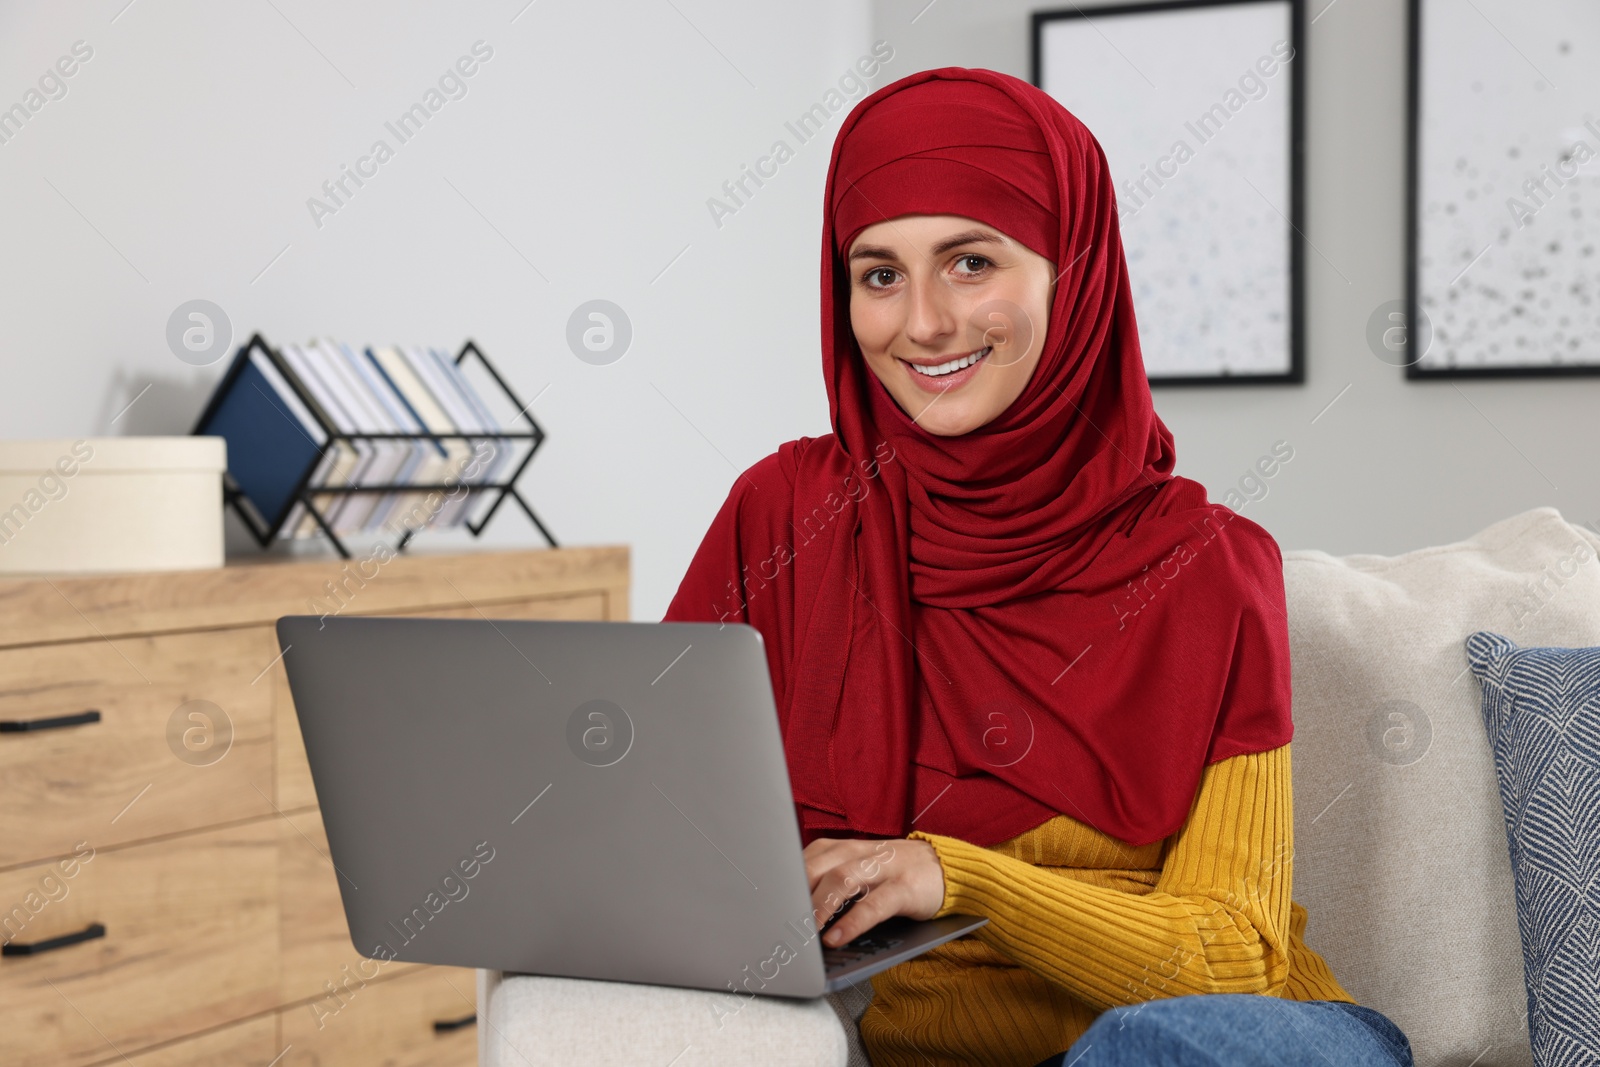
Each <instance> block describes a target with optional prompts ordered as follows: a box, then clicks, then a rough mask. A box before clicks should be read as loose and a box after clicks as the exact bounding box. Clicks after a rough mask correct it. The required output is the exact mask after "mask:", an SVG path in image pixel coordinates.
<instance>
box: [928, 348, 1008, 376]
mask: <svg viewBox="0 0 1600 1067" xmlns="http://www.w3.org/2000/svg"><path fill="white" fill-rule="evenodd" d="M989 352H990V349H988V348H982V349H979V350H978V351H976V352H973V353H971V354H970V355H966V356H962V357H961V358H960V359H952V360H951V361H950V362H949V363H941V364H939V365H938V366H936V367H924V366H923V365H922V364H920V363H913V364H911V369H912V370H914V371H916V372H917V373H918V374H921V375H923V376H924V377H927V378H937V377H939V376H941V375H944V374H953V373H954V372H956V371H958V370H960V369H961V368H963V367H970V366H972V365H973V364H974V363H976V362H978V360H980V359H982V358H983V357H984V356H987V355H988V354H989Z"/></svg>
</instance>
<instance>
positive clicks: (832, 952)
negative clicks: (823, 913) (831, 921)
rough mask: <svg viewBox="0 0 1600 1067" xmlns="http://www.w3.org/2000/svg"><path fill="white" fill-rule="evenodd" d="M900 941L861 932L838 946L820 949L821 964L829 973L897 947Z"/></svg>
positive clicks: (895, 938) (894, 938)
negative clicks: (858, 935) (853, 938)
mask: <svg viewBox="0 0 1600 1067" xmlns="http://www.w3.org/2000/svg"><path fill="white" fill-rule="evenodd" d="M901 944H902V941H901V939H900V938H898V937H873V936H872V935H871V934H862V935H861V936H860V937H858V938H856V939H855V940H854V941H850V942H847V943H846V944H843V945H840V946H839V947H838V948H824V949H823V950H822V966H823V968H824V969H825V970H826V971H827V972H828V973H829V974H832V973H833V972H834V971H838V970H842V969H843V968H845V967H848V966H850V965H851V964H853V963H860V962H861V961H862V960H865V959H871V958H872V957H873V956H878V955H881V954H883V953H885V952H888V951H890V950H892V949H895V948H898V947H899V946H900V945H901Z"/></svg>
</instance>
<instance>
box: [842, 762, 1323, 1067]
mask: <svg viewBox="0 0 1600 1067" xmlns="http://www.w3.org/2000/svg"><path fill="white" fill-rule="evenodd" d="M1289 771H1290V762H1289V746H1288V745H1283V746H1282V747H1280V748H1276V749H1273V750H1271V751H1269V752H1256V753H1247V754H1245V755H1240V756H1233V757H1230V758H1228V759H1224V760H1220V761H1218V762H1217V763H1213V764H1210V765H1208V766H1207V767H1206V768H1205V770H1204V772H1203V773H1202V775H1201V779H1200V788H1199V790H1198V792H1197V793H1196V795H1195V801H1194V805H1193V807H1192V808H1191V809H1190V812H1189V818H1188V819H1187V821H1186V822H1185V823H1184V825H1183V827H1182V828H1181V829H1180V830H1178V832H1177V833H1175V834H1173V835H1172V836H1170V837H1167V838H1164V839H1162V840H1160V841H1155V842H1152V843H1150V844H1148V845H1143V846H1140V847H1137V848H1135V847H1133V846H1131V845H1128V844H1126V843H1124V842H1122V841H1119V840H1118V839H1116V838H1114V837H1111V836H1109V835H1107V834H1103V833H1101V832H1100V831H1098V830H1096V829H1094V828H1093V827H1091V826H1088V825H1087V824H1085V823H1083V822H1080V821H1078V820H1077V819H1073V818H1071V817H1069V816H1066V815H1060V816H1057V817H1055V818H1052V819H1050V820H1049V821H1047V822H1045V823H1044V824H1043V825H1041V826H1038V827H1035V828H1034V829H1032V830H1029V831H1028V832H1027V833H1025V834H1022V835H1020V836H1018V837H1015V838H1012V839H1011V840H1010V841H1005V842H1002V843H1001V844H998V845H995V846H993V847H992V848H981V847H979V846H977V845H973V844H970V843H968V842H966V841H961V840H959V839H957V838H953V837H943V836H940V835H937V834H926V833H922V832H920V831H917V832H913V833H912V834H911V835H910V836H911V837H912V838H913V839H918V840H922V841H926V842H928V843H929V844H931V845H932V846H933V848H934V850H935V851H936V852H937V853H938V855H939V861H940V864H941V865H942V866H943V868H944V884H945V895H944V903H943V904H942V905H941V907H940V909H939V914H940V915H949V914H952V913H963V914H968V915H982V916H986V917H987V918H988V919H989V923H988V925H987V926H985V927H983V928H982V929H981V930H978V931H977V932H976V933H973V934H969V935H967V936H966V937H962V938H959V939H957V940H955V941H952V942H949V943H948V944H945V945H941V946H940V947H939V948H936V949H934V950H932V951H930V952H927V953H924V954H923V955H921V956H919V957H917V958H916V959H913V960H910V961H908V962H906V963H902V964H900V965H899V966H896V967H891V968H890V969H889V970H887V971H885V972H883V973H882V974H880V975H878V976H876V977H875V978H873V979H872V987H873V1000H872V1003H871V1005H869V1006H868V1008H867V1010H866V1013H865V1014H864V1015H863V1016H862V1018H861V1037H862V1041H863V1043H864V1044H865V1046H866V1049H867V1053H868V1055H869V1056H870V1057H871V1058H872V1063H873V1067H901V1065H905V1067H912V1065H921V1067H943V1065H945V1064H985V1065H989V1067H1006V1065H1012V1064H1015V1065H1017V1067H1033V1065H1034V1064H1036V1063H1038V1062H1039V1061H1040V1060H1042V1059H1044V1058H1045V1057H1046V1056H1050V1055H1052V1054H1054V1053H1057V1052H1062V1051H1064V1050H1065V1049H1066V1048H1067V1047H1068V1046H1070V1045H1071V1044H1072V1043H1073V1042H1074V1041H1075V1040H1077V1038H1078V1037H1079V1035H1081V1034H1082V1033H1083V1032H1084V1030H1086V1029H1088V1027H1089V1024H1090V1023H1091V1022H1093V1021H1094V1019H1095V1016H1097V1015H1099V1014H1100V1013H1101V1012H1102V1011H1105V1010H1106V1009H1108V1008H1112V1007H1115V1006H1117V1005H1122V1004H1133V1003H1138V1002H1141V1001H1146V1000H1153V999H1155V998H1157V997H1168V996H1179V995H1183V994H1191V993H1261V994H1265V995H1267V996H1274V997H1282V998H1284V999H1288V1000H1342V1001H1347V1002H1350V1003H1354V998H1352V997H1351V996H1350V995H1349V994H1348V993H1346V992H1345V991H1344V989H1343V988H1341V987H1340V985H1339V983H1338V981H1337V980H1336V979H1335V978H1334V976H1333V972H1332V971H1330V970H1329V969H1328V965H1327V964H1326V963H1324V962H1323V960H1322V957H1321V956H1318V955H1317V954H1316V953H1315V952H1313V951H1311V949H1309V948H1307V947H1306V945H1305V941H1304V937H1305V928H1306V910H1305V908H1303V907H1301V906H1300V905H1299V904H1297V903H1295V902H1294V901H1292V900H1291V899H1290V897H1289V894H1290V885H1291V881H1292V874H1293V862H1292V861H1293V855H1294V820H1293V802H1292V796H1291V789H1290V781H1289Z"/></svg>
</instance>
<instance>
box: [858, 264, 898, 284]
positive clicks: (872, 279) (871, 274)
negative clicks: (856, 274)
mask: <svg viewBox="0 0 1600 1067" xmlns="http://www.w3.org/2000/svg"><path fill="white" fill-rule="evenodd" d="M894 279H895V272H894V271H893V270H891V269H890V268H888V267H876V268H874V269H873V270H869V271H867V273H866V274H864V275H862V277H861V280H862V281H863V282H865V283H866V284H867V285H868V286H870V287H871V288H873V289H884V288H887V287H888V286H891V285H893V284H894Z"/></svg>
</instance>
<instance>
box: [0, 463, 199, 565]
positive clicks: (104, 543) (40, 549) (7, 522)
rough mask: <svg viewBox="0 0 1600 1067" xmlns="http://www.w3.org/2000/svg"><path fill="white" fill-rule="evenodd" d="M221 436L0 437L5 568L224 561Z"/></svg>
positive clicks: (0, 533) (0, 548)
mask: <svg viewBox="0 0 1600 1067" xmlns="http://www.w3.org/2000/svg"><path fill="white" fill-rule="evenodd" d="M226 467H227V452H226V449H225V447H224V442H223V440H222V438H220V437H86V438H76V439H74V438H62V439H60V440H50V441H0V573H5V574H40V573H45V574H51V573H65V572H85V571H145V570H187V569H193V568H200V567H220V566H222V555H223V554H222V472H223V471H224V469H226Z"/></svg>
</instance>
